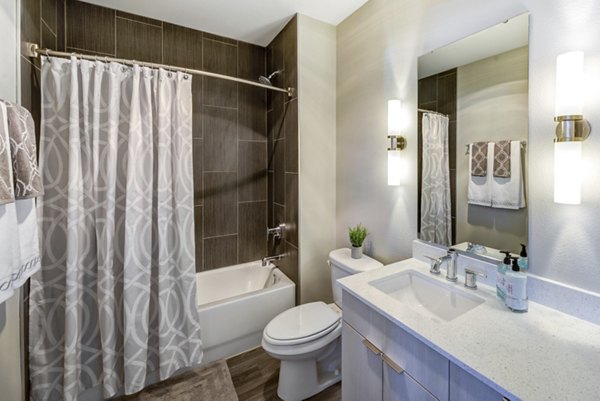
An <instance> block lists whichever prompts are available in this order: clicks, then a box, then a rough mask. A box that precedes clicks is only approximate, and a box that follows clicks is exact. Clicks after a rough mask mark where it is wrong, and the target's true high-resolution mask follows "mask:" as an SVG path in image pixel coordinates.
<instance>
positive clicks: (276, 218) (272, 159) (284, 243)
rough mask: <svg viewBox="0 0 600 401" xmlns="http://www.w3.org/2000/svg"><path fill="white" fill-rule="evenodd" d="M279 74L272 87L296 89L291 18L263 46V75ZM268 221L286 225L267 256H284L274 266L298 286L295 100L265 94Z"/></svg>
mask: <svg viewBox="0 0 600 401" xmlns="http://www.w3.org/2000/svg"><path fill="white" fill-rule="evenodd" d="M276 70H280V71H281V73H280V74H279V75H277V76H275V77H274V78H273V80H272V81H273V84H274V85H276V86H280V87H283V88H287V87H293V88H297V87H298V85H297V81H298V77H297V20H296V18H293V19H292V20H291V21H290V22H288V24H287V25H286V26H285V28H283V30H282V31H281V32H280V33H279V35H277V37H275V39H273V41H272V42H271V43H270V44H269V45H268V46H267V71H269V73H270V72H273V71H276ZM267 132H268V143H269V146H268V160H269V164H268V171H269V173H268V221H269V226H271V227H275V226H277V225H279V224H280V223H285V224H286V227H287V229H286V235H285V238H284V239H282V240H279V241H275V242H273V240H272V239H269V241H270V242H269V254H270V255H276V254H280V253H284V252H285V253H287V256H286V257H285V258H284V259H283V260H281V261H280V262H276V263H277V265H278V266H279V267H280V268H281V269H282V270H283V271H284V273H285V274H286V275H287V276H288V277H290V278H291V279H292V280H294V282H295V283H296V298H297V299H298V294H300V291H299V288H298V285H299V280H298V274H299V273H298V265H299V264H298V246H299V244H298V98H297V94H296V96H295V97H293V98H291V99H290V98H288V96H286V95H285V94H283V93H279V92H269V93H268V94H267Z"/></svg>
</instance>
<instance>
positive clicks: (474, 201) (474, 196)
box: [467, 142, 494, 206]
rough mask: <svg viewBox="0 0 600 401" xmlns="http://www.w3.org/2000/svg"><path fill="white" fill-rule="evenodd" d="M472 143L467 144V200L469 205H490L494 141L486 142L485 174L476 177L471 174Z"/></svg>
mask: <svg viewBox="0 0 600 401" xmlns="http://www.w3.org/2000/svg"><path fill="white" fill-rule="evenodd" d="M472 150H473V145H472V144H470V145H469V170H468V171H469V185H468V188H467V201H468V202H469V203H470V204H471V205H480V206H492V174H491V172H493V171H494V143H493V142H490V143H488V153H487V175H486V176H485V177H477V176H473V175H471V171H472V170H471V161H472V159H473V158H472V157H471V152H472Z"/></svg>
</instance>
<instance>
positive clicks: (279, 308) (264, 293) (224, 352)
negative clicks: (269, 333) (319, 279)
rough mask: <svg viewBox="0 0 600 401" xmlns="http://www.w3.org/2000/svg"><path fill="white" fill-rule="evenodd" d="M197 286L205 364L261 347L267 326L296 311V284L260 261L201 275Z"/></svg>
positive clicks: (210, 271) (198, 275)
mask: <svg viewBox="0 0 600 401" xmlns="http://www.w3.org/2000/svg"><path fill="white" fill-rule="evenodd" d="M196 283H197V291H196V301H197V305H198V313H199V315H200V316H199V318H200V333H201V336H202V343H203V346H204V359H203V361H202V362H203V363H208V362H211V361H214V360H217V359H222V358H228V357H231V356H233V355H236V354H239V353H241V352H244V351H247V350H249V349H252V348H254V347H257V346H259V345H260V341H261V339H262V332H263V330H264V328H265V326H266V325H267V323H269V321H271V319H273V318H274V317H275V316H277V315H278V314H279V313H281V312H283V311H284V310H286V309H289V308H291V307H293V306H294V305H295V287H296V286H295V284H294V283H293V282H292V281H291V280H290V279H289V278H288V277H287V276H286V275H285V274H283V273H282V272H281V271H280V270H279V269H277V268H276V267H275V266H273V265H272V264H269V265H268V266H266V267H262V266H261V262H260V261H256V262H250V263H244V264H241V265H235V266H230V267H223V268H220V269H214V270H209V271H206V272H201V273H197V274H196Z"/></svg>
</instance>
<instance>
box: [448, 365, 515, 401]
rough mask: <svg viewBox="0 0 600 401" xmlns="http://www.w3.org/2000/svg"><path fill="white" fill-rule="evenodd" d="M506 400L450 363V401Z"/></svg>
mask: <svg viewBox="0 0 600 401" xmlns="http://www.w3.org/2000/svg"><path fill="white" fill-rule="evenodd" d="M487 400H490V401H492V400H508V398H504V397H503V396H502V394H500V393H498V392H497V391H496V390H494V389H493V388H491V387H490V386H488V385H486V384H485V383H483V382H482V381H480V380H479V379H477V378H476V377H474V376H473V375H472V374H470V373H469V372H467V371H465V370H464V369H462V368H460V367H458V366H456V365H455V364H453V363H450V401H487Z"/></svg>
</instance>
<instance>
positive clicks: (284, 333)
mask: <svg viewBox="0 0 600 401" xmlns="http://www.w3.org/2000/svg"><path fill="white" fill-rule="evenodd" d="M339 321H340V316H339V315H338V314H337V313H335V312H334V311H333V309H331V308H330V307H329V306H327V305H326V304H325V303H324V302H311V303H308V304H304V305H300V306H296V307H294V308H291V309H288V310H286V311H285V312H282V313H280V314H279V315H277V316H276V317H275V318H274V319H273V320H271V322H270V323H269V324H268V325H267V327H266V328H265V334H266V335H267V336H268V337H269V338H270V339H272V340H275V342H293V343H299V342H303V341H302V340H305V341H309V340H312V339H314V338H315V337H319V336H316V335H317V334H321V335H325V334H327V333H329V332H330V331H332V330H333V329H334V328H335V327H336V326H337V324H338V323H339Z"/></svg>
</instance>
